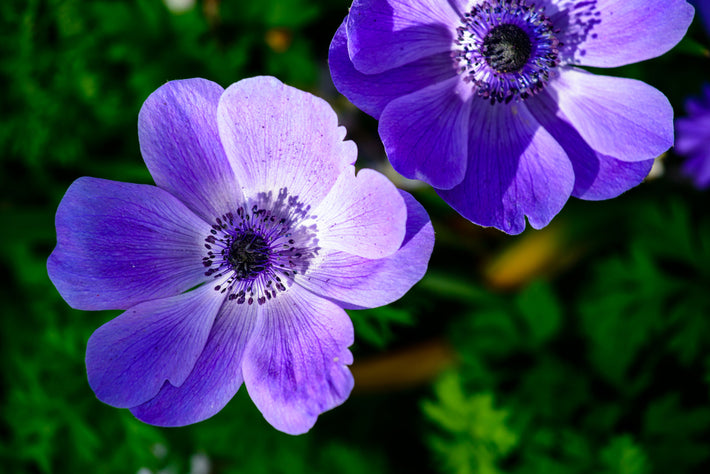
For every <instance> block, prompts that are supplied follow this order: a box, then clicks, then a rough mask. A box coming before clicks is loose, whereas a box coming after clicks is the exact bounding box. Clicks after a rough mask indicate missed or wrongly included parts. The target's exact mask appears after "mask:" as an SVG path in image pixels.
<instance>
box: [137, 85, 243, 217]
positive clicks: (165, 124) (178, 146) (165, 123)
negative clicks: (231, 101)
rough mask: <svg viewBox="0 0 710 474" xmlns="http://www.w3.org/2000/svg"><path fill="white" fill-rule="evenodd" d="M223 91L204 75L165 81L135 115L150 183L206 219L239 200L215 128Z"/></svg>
mask: <svg viewBox="0 0 710 474" xmlns="http://www.w3.org/2000/svg"><path fill="white" fill-rule="evenodd" d="M222 92H223V89H222V87H221V86H219V85H218V84H215V83H214V82H210V81H207V80H205V79H186V80H182V81H172V82H168V83H167V84H165V85H163V86H162V87H160V88H159V89H158V90H156V91H155V92H153V93H152V94H151V95H150V97H148V99H146V101H145V103H144V104H143V107H142V108H141V111H140V114H139V115H138V139H139V141H140V147H141V153H142V154H143V159H144V160H145V163H146V165H147V166H148V170H150V174H151V175H152V176H153V179H154V180H155V184H157V185H158V186H159V187H161V188H163V189H165V190H166V191H168V192H169V193H171V194H172V195H173V196H175V197H177V198H178V199H180V200H181V201H182V202H184V203H185V204H186V205H187V206H188V207H189V208H190V209H192V211H193V212H195V213H196V214H197V215H198V216H200V217H202V218H203V219H204V220H205V221H207V222H210V223H213V222H214V219H215V218H216V217H219V216H222V215H224V214H226V213H227V212H229V211H232V210H233V208H232V207H231V206H232V205H233V203H234V202H238V201H240V200H241V197H240V196H239V188H238V186H237V182H236V179H235V177H234V173H233V172H232V168H231V167H230V166H229V161H228V160H227V156H226V155H225V154H224V149H223V148H222V143H221V142H220V139H219V133H218V130H217V104H218V102H219V98H220V96H221V95H222Z"/></svg>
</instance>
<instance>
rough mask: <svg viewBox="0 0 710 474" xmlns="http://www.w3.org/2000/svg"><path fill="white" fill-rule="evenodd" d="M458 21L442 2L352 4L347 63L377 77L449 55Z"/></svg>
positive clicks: (358, 1)
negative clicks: (413, 63)
mask: <svg viewBox="0 0 710 474" xmlns="http://www.w3.org/2000/svg"><path fill="white" fill-rule="evenodd" d="M459 17H460V15H459V14H458V13H457V12H456V11H455V10H454V9H453V8H452V7H451V5H450V4H449V3H448V2H442V1H441V0H355V1H354V2H353V4H352V6H351V7H350V13H349V14H348V16H347V19H346V21H347V37H348V51H349V53H350V59H351V60H352V62H353V64H354V65H355V69H357V70H358V71H360V72H363V73H365V74H378V73H381V72H384V71H386V70H388V69H393V68H396V67H400V66H403V65H405V64H407V63H411V62H413V61H416V60H418V59H422V58H425V57H427V56H432V55H435V54H438V53H445V52H448V51H450V50H451V45H452V43H453V33H454V31H455V30H456V26H457V25H458V23H459Z"/></svg>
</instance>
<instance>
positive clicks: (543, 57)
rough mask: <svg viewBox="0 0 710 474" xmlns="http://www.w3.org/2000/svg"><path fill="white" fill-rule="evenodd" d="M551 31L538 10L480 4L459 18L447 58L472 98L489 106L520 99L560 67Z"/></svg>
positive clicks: (517, 0)
mask: <svg viewBox="0 0 710 474" xmlns="http://www.w3.org/2000/svg"><path fill="white" fill-rule="evenodd" d="M555 33H556V32H555V30H554V26H553V24H552V22H551V21H550V20H549V18H547V16H545V14H544V9H543V8H541V7H537V6H535V5H529V4H528V3H526V2H525V1H523V0H498V1H495V0H492V1H485V2H483V3H481V4H480V5H476V6H474V7H473V8H472V9H471V11H470V12H468V13H465V14H464V16H463V18H462V19H461V26H459V27H458V28H457V29H456V39H455V40H454V49H453V51H452V52H451V55H452V57H453V58H454V59H455V60H456V62H457V70H458V72H459V74H462V75H463V76H464V80H465V81H466V82H470V83H471V84H472V85H473V86H474V88H475V90H476V95H477V96H479V97H481V98H483V99H487V100H490V102H491V104H495V103H500V102H505V103H509V102H510V101H512V100H514V99H515V100H524V99H526V98H528V97H530V96H531V95H534V94H536V93H537V92H539V91H540V90H542V89H543V88H544V86H545V84H546V83H547V81H548V80H549V79H550V75H551V72H552V71H553V70H554V68H555V67H557V66H558V65H559V63H560V59H559V48H560V47H561V43H560V42H559V41H558V40H557V38H556V35H555Z"/></svg>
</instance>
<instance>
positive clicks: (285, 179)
mask: <svg viewBox="0 0 710 474" xmlns="http://www.w3.org/2000/svg"><path fill="white" fill-rule="evenodd" d="M218 123H219V131H220V136H221V137H222V143H223V145H224V148H225V150H226V152H227V156H228V157H229V160H230V162H231V164H232V168H233V169H234V172H235V174H236V175H237V176H239V179H240V183H239V184H240V185H241V186H242V188H243V190H244V195H245V196H254V195H256V194H257V193H260V192H266V191H269V190H275V189H280V188H287V190H288V194H289V195H290V196H292V197H298V198H300V200H301V201H305V200H307V201H308V202H307V203H306V204H311V205H316V204H317V203H318V202H320V200H321V199H323V198H324V197H325V195H326V194H328V191H329V190H330V188H331V187H332V186H333V184H334V183H335V181H336V179H337V178H338V176H339V175H340V173H341V172H342V170H343V169H344V168H345V167H347V166H349V165H352V164H353V163H354V162H355V159H356V158H357V147H356V146H355V144H354V143H353V142H351V141H343V138H344V137H345V128H343V127H338V117H337V116H336V115H335V112H333V109H332V108H331V107H330V105H328V103H327V102H325V101H324V100H323V99H320V98H318V97H315V96H314V95H311V94H308V93H307V92H303V91H300V90H298V89H295V88H293V87H289V86H286V85H284V84H283V83H281V82H280V81H279V80H277V79H275V78H273V77H254V78H250V79H244V80H241V81H239V82H237V83H235V84H232V85H231V86H229V88H227V90H226V91H225V92H224V94H223V95H222V98H221V100H220V103H219V108H218Z"/></svg>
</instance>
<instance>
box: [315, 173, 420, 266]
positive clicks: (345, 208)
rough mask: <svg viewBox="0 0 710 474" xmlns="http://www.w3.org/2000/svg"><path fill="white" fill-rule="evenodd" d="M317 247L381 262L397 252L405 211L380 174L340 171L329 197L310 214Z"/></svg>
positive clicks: (395, 189)
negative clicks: (314, 226)
mask: <svg viewBox="0 0 710 474" xmlns="http://www.w3.org/2000/svg"><path fill="white" fill-rule="evenodd" d="M312 215H313V217H314V219H315V222H316V225H317V226H318V245H319V246H320V247H322V248H324V249H329V250H342V251H344V252H348V253H351V254H354V255H359V256H361V257H366V258H382V257H386V256H389V255H392V254H393V253H394V252H396V251H397V249H399V247H400V245H401V243H402V239H403V238H404V233H405V227H406V225H405V223H406V222H407V207H406V205H405V204H404V199H402V196H400V194H399V193H398V192H397V188H395V186H394V184H392V183H391V182H390V181H389V180H388V179H387V178H386V177H385V176H384V175H383V174H381V173H378V172H377V171H374V170H371V169H362V170H360V171H359V172H358V173H357V176H356V175H355V169H354V168H352V169H350V170H346V171H344V172H343V173H342V174H341V175H340V178H339V179H338V181H337V182H336V183H335V185H334V186H333V188H332V189H331V191H330V193H329V194H328V196H326V198H325V199H324V200H323V201H322V202H321V203H320V205H319V206H318V207H317V208H316V209H314V210H313V211H312Z"/></svg>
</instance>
